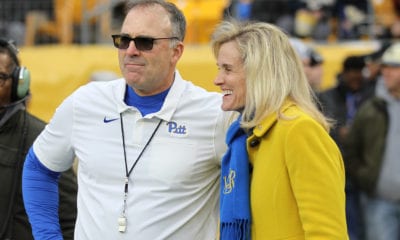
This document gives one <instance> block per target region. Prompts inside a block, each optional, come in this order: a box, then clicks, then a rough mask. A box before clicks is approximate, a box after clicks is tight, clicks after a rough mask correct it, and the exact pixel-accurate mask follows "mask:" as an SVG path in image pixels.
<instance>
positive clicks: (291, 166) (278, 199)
mask: <svg viewBox="0 0 400 240" xmlns="http://www.w3.org/2000/svg"><path fill="white" fill-rule="evenodd" d="M284 114H285V116H291V117H293V118H292V119H281V118H280V119H279V120H278V118H277V116H276V115H271V116H268V117H267V118H265V119H264V121H263V122H262V123H261V124H260V125H259V126H257V127H256V128H254V131H253V135H252V136H250V137H249V138H248V140H247V149H248V152H249V157H250V162H251V163H252V164H253V173H252V179H251V190H250V191H251V192H250V196H251V214H252V227H251V228H252V240H264V239H265V240H274V239H280V240H282V239H286V240H289V239H290V240H300V239H307V240H311V239H315V240H317V239H318V240H327V239H332V240H345V239H348V236H347V227H346V217H345V193H344V185H345V177H344V166H343V160H342V156H341V154H340V151H339V149H338V147H337V146H336V144H335V142H334V141H333V140H332V139H331V138H330V136H329V134H328V133H327V132H326V131H325V130H324V129H323V128H322V126H320V125H319V124H318V123H317V122H316V121H315V120H313V119H312V118H311V117H310V116H309V115H307V114H305V113H304V112H303V111H301V110H300V109H299V108H298V107H297V106H295V105H294V104H293V103H288V104H286V105H285V107H284ZM258 141H259V142H258ZM257 143H258V144H257ZM251 145H253V147H252V146H251Z"/></svg>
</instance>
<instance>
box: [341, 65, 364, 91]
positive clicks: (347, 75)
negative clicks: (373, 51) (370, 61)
mask: <svg viewBox="0 0 400 240" xmlns="http://www.w3.org/2000/svg"><path fill="white" fill-rule="evenodd" d="M343 78H344V81H345V84H346V86H347V87H348V88H350V89H351V90H352V91H354V92H355V91H359V90H360V89H361V87H362V86H363V84H364V76H363V74H362V70H361V69H349V70H346V71H345V72H344V73H343Z"/></svg>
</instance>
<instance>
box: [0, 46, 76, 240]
mask: <svg viewBox="0 0 400 240" xmlns="http://www.w3.org/2000/svg"><path fill="white" fill-rule="evenodd" d="M17 54H18V49H17V47H16V46H15V45H14V43H13V41H9V40H6V39H2V38H0V182H1V191H0V239H24V240H30V239H32V240H33V236H32V229H31V225H30V223H29V221H28V217H27V215H26V212H25V207H24V204H23V199H22V191H21V175H22V166H23V164H24V160H25V156H26V154H27V152H28V149H29V148H30V146H31V145H32V143H33V141H34V140H35V138H36V137H37V136H38V135H39V133H40V132H41V131H42V130H43V128H44V126H45V122H43V121H42V120H40V119H38V118H37V117H35V116H33V115H32V114H30V113H29V112H28V111H27V110H26V102H27V100H28V99H29V98H30V91H29V86H30V73H29V70H28V69H27V68H25V67H23V66H20V63H19V59H18V55H17ZM76 194H77V184H76V176H75V174H74V172H73V171H72V168H71V169H69V170H68V171H66V172H64V173H63V174H61V178H60V186H59V200H60V206H61V208H60V211H59V215H60V224H61V229H62V233H63V237H64V239H73V233H74V226H75V220H76V214H77V210H76Z"/></svg>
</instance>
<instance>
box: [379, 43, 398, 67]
mask: <svg viewBox="0 0 400 240" xmlns="http://www.w3.org/2000/svg"><path fill="white" fill-rule="evenodd" d="M382 64H383V65H389V66H394V67H400V42H398V43H394V44H392V45H391V46H390V47H389V48H388V49H387V50H386V51H385V52H384V53H383V56H382Z"/></svg>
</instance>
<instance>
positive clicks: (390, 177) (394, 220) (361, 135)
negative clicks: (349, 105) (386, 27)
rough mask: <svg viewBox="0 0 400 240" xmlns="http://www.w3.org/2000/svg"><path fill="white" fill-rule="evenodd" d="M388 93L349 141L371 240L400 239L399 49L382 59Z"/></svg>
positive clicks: (360, 118)
mask: <svg viewBox="0 0 400 240" xmlns="http://www.w3.org/2000/svg"><path fill="white" fill-rule="evenodd" d="M382 77H383V81H384V87H378V88H377V89H376V96H375V97H373V98H371V99H370V100H368V101H367V102H365V103H364V104H363V106H361V108H360V109H359V110H358V112H357V114H356V116H355V118H354V121H353V125H352V128H351V130H350V132H349V134H348V137H347V141H346V145H345V146H346V151H345V152H346V157H345V161H347V166H348V173H349V176H350V177H351V179H352V180H353V181H354V182H355V183H356V184H357V186H358V187H359V188H360V189H361V190H362V192H363V193H365V194H366V201H365V212H364V215H365V224H366V238H365V239H367V240H372V239H373V240H381V239H382V240H383V239H384V240H391V239H399V238H400V227H399V226H400V217H399V216H400V204H399V203H400V192H399V191H398V189H399V188H400V175H399V171H400V161H399V156H400V43H394V44H393V45H392V46H390V47H389V48H388V49H387V50H386V51H385V52H384V54H383V56H382Z"/></svg>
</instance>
